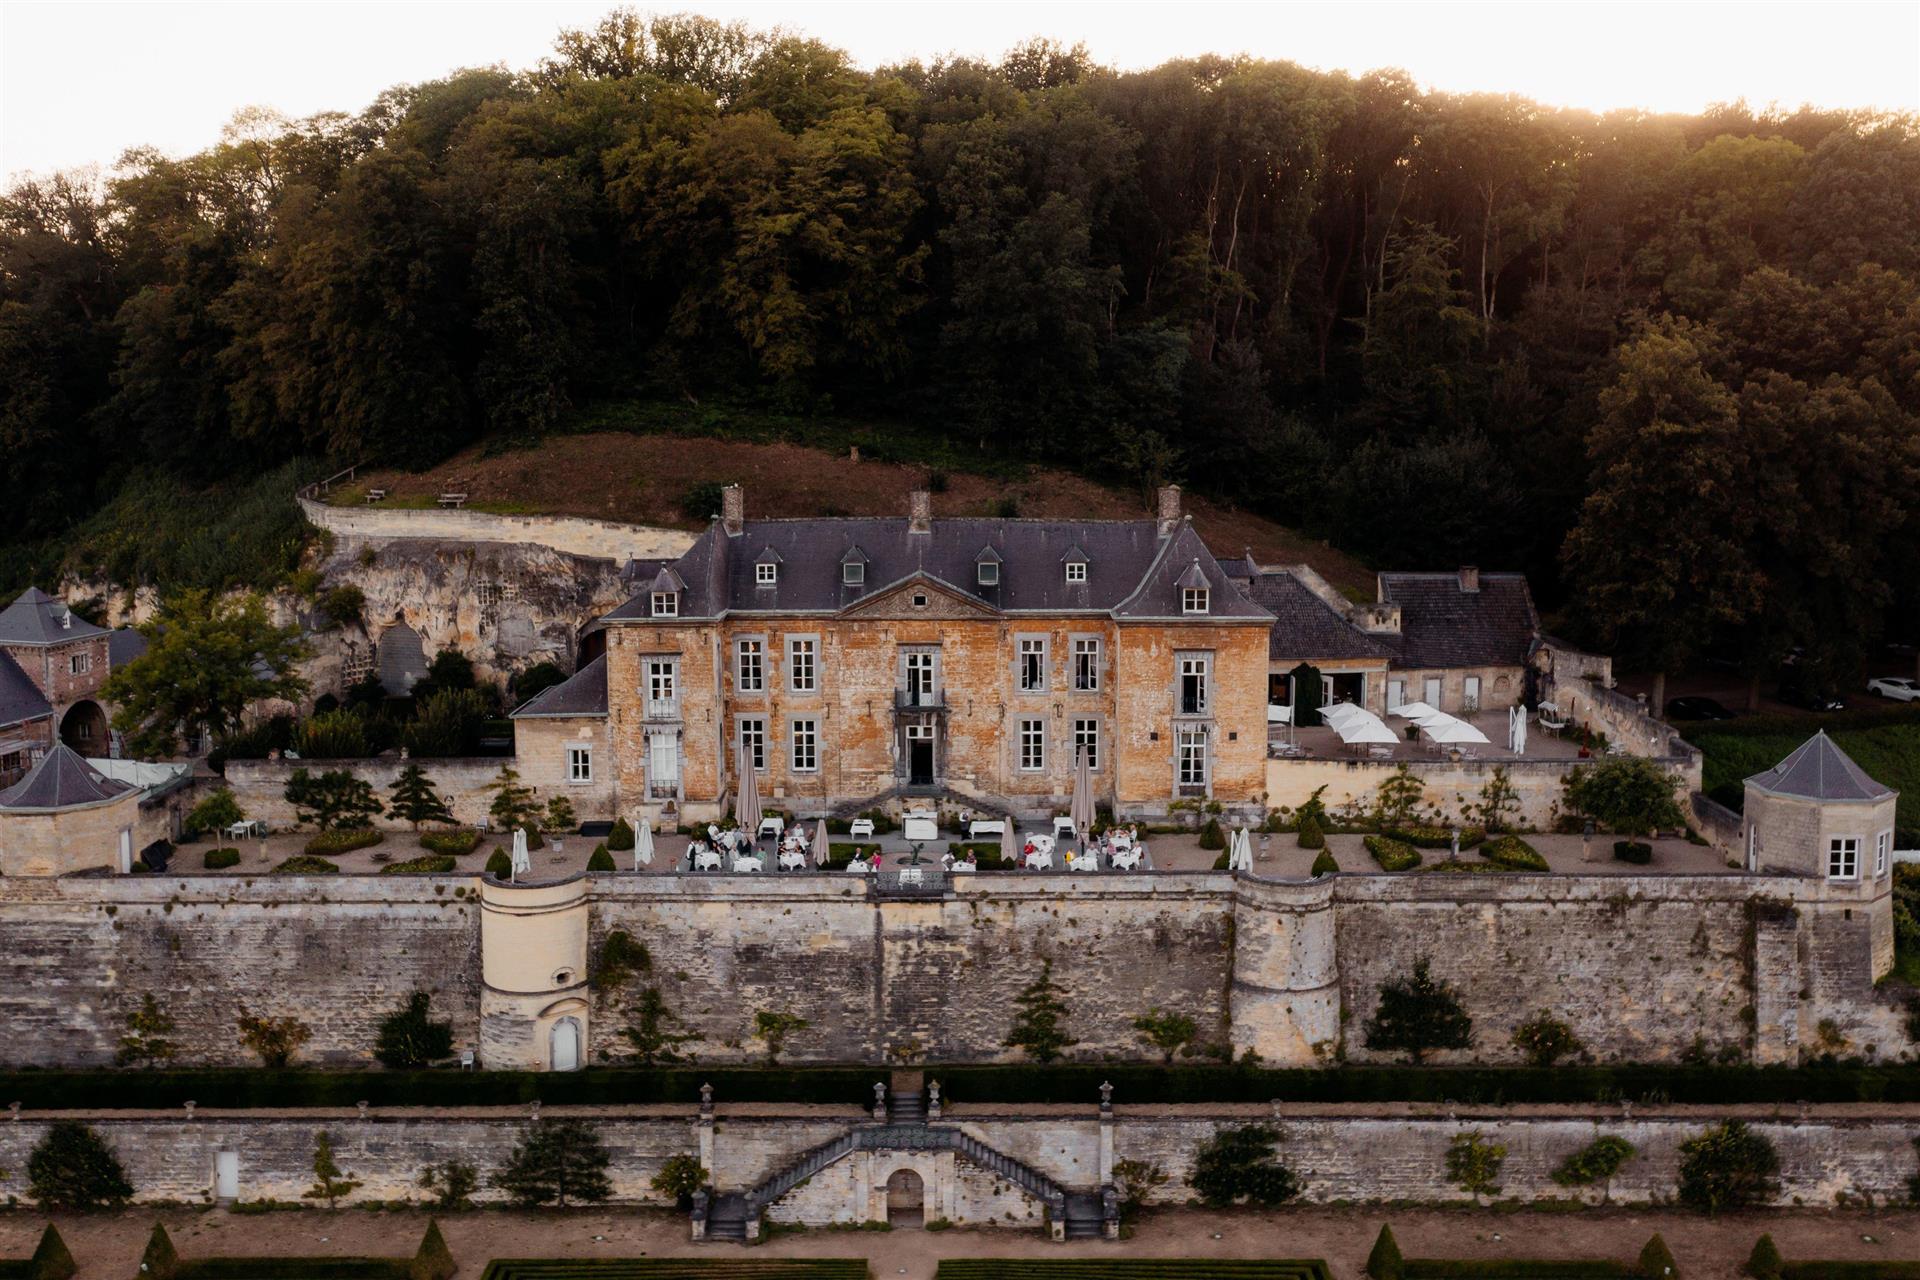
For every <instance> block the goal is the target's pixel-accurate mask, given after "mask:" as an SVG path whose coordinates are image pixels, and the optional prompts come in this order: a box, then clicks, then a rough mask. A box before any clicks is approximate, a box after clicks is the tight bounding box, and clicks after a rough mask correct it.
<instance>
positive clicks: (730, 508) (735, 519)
mask: <svg viewBox="0 0 1920 1280" xmlns="http://www.w3.org/2000/svg"><path fill="white" fill-rule="evenodd" d="M720 524H721V526H722V527H723V528H725V529H726V531H727V536H728V537H729V538H737V537H739V536H740V535H741V534H742V533H745V532H746V529H747V496H746V494H745V493H744V492H742V491H741V488H740V486H739V485H737V484H730V485H728V486H727V487H726V488H724V489H722V490H721V491H720Z"/></svg>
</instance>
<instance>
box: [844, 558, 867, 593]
mask: <svg viewBox="0 0 1920 1280" xmlns="http://www.w3.org/2000/svg"><path fill="white" fill-rule="evenodd" d="M866 580H867V566H866V565H864V564H862V563H861V562H860V561H858V560H849V561H847V562H846V563H845V564H843V565H841V566H840V581H842V582H844V583H846V584H847V585H848V586H850V587H857V586H859V585H860V584H861V583H863V582H865V581H866Z"/></svg>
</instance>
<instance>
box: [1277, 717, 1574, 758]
mask: <svg viewBox="0 0 1920 1280" xmlns="http://www.w3.org/2000/svg"><path fill="white" fill-rule="evenodd" d="M1458 718H1459V719H1461V720H1465V721H1466V722H1467V723H1469V724H1471V725H1472V726H1473V727H1474V728H1476V729H1478V730H1479V731H1480V732H1481V733H1483V734H1485V735H1486V737H1487V741H1486V742H1485V743H1484V744H1483V743H1475V744H1473V745H1471V746H1465V747H1447V746H1441V745H1438V744H1436V743H1432V742H1429V741H1427V740H1426V737H1425V735H1421V736H1420V737H1419V738H1418V740H1409V739H1407V738H1406V737H1405V730H1406V727H1407V721H1405V720H1402V719H1400V718H1399V717H1397V716H1394V715H1391V714H1389V715H1387V716H1386V717H1385V720H1386V722H1387V724H1388V725H1389V726H1391V727H1392V728H1394V729H1395V730H1397V731H1399V732H1400V733H1401V738H1400V740H1399V741H1398V742H1395V743H1392V744H1391V745H1389V744H1387V743H1380V744H1377V745H1371V746H1365V745H1360V744H1354V745H1348V744H1347V743H1345V742H1342V741H1341V740H1340V735H1339V734H1337V733H1335V732H1334V731H1333V729H1332V728H1330V727H1329V726H1327V725H1324V724H1321V725H1315V726H1313V727H1311V728H1294V727H1292V726H1290V725H1285V724H1273V725H1268V726H1267V754H1268V756H1269V757H1272V758H1276V759H1300V760H1385V761H1390V762H1395V763H1397V762H1400V761H1406V762H1407V763H1410V764H1414V763H1420V762H1426V763H1429V764H1431V763H1437V762H1441V761H1451V760H1459V759H1467V760H1493V761H1501V760H1577V759H1579V758H1580V737H1579V735H1578V733H1576V732H1575V731H1573V730H1572V729H1568V730H1567V731H1566V732H1565V733H1564V734H1556V733H1553V732H1550V731H1548V730H1546V729H1543V728H1541V727H1540V725H1539V722H1538V721H1537V720H1536V719H1534V718H1532V717H1529V718H1528V721H1527V741H1526V747H1525V750H1523V751H1520V752H1514V751H1509V750H1508V749H1507V713H1506V712H1505V711H1480V712H1475V713H1473V714H1471V715H1462V716H1459V717H1458Z"/></svg>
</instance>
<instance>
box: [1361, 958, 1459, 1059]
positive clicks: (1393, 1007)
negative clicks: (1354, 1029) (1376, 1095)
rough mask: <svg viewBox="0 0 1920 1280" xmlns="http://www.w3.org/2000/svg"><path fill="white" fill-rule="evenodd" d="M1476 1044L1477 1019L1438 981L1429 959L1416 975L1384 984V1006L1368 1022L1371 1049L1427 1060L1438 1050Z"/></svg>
mask: <svg viewBox="0 0 1920 1280" xmlns="http://www.w3.org/2000/svg"><path fill="white" fill-rule="evenodd" d="M1472 1043H1473V1019H1472V1018H1470V1017H1468V1016H1467V1012H1466V1010H1465V1009H1462V1008H1461V1007H1460V1000H1459V998H1458V997H1457V996H1455V995H1454V993H1453V988H1452V987H1450V986H1448V985H1447V984H1446V983H1445V982H1442V981H1440V980H1438V979H1437V978H1435V977H1434V976H1433V974H1432V973H1431V972H1430V971H1429V969H1428V961H1427V958H1426V957H1425V956H1422V957H1421V958H1420V959H1418V960H1416V961H1414V962H1413V975H1412V977H1410V978H1405V979H1399V980H1395V981H1391V982H1383V983H1381V984H1380V1005H1379V1008H1378V1009H1376V1010H1375V1011H1374V1015H1373V1017H1372V1018H1371V1019H1370V1020H1369V1021H1368V1023H1367V1048H1369V1049H1385V1050H1389V1051H1397V1052H1400V1053H1404V1054H1406V1055H1407V1056H1408V1057H1409V1058H1411V1059H1412V1060H1413V1061H1415V1062H1421V1061H1424V1060H1425V1058H1426V1055H1427V1054H1428V1053H1429V1052H1431V1051H1432V1050H1434V1049H1464V1048H1466V1047H1468V1046H1469V1045H1470V1044H1472Z"/></svg>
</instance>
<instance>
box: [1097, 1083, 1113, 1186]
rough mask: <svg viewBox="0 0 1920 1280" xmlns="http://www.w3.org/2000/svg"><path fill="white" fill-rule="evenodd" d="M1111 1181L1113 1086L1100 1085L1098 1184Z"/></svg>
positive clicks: (1105, 1184) (1107, 1183)
mask: <svg viewBox="0 0 1920 1280" xmlns="http://www.w3.org/2000/svg"><path fill="white" fill-rule="evenodd" d="M1112 1182H1113V1086H1112V1085H1110V1084H1102V1085H1101V1086H1100V1185H1101V1186H1103V1187H1104V1186H1108V1185H1110V1184H1111V1183H1112Z"/></svg>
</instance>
